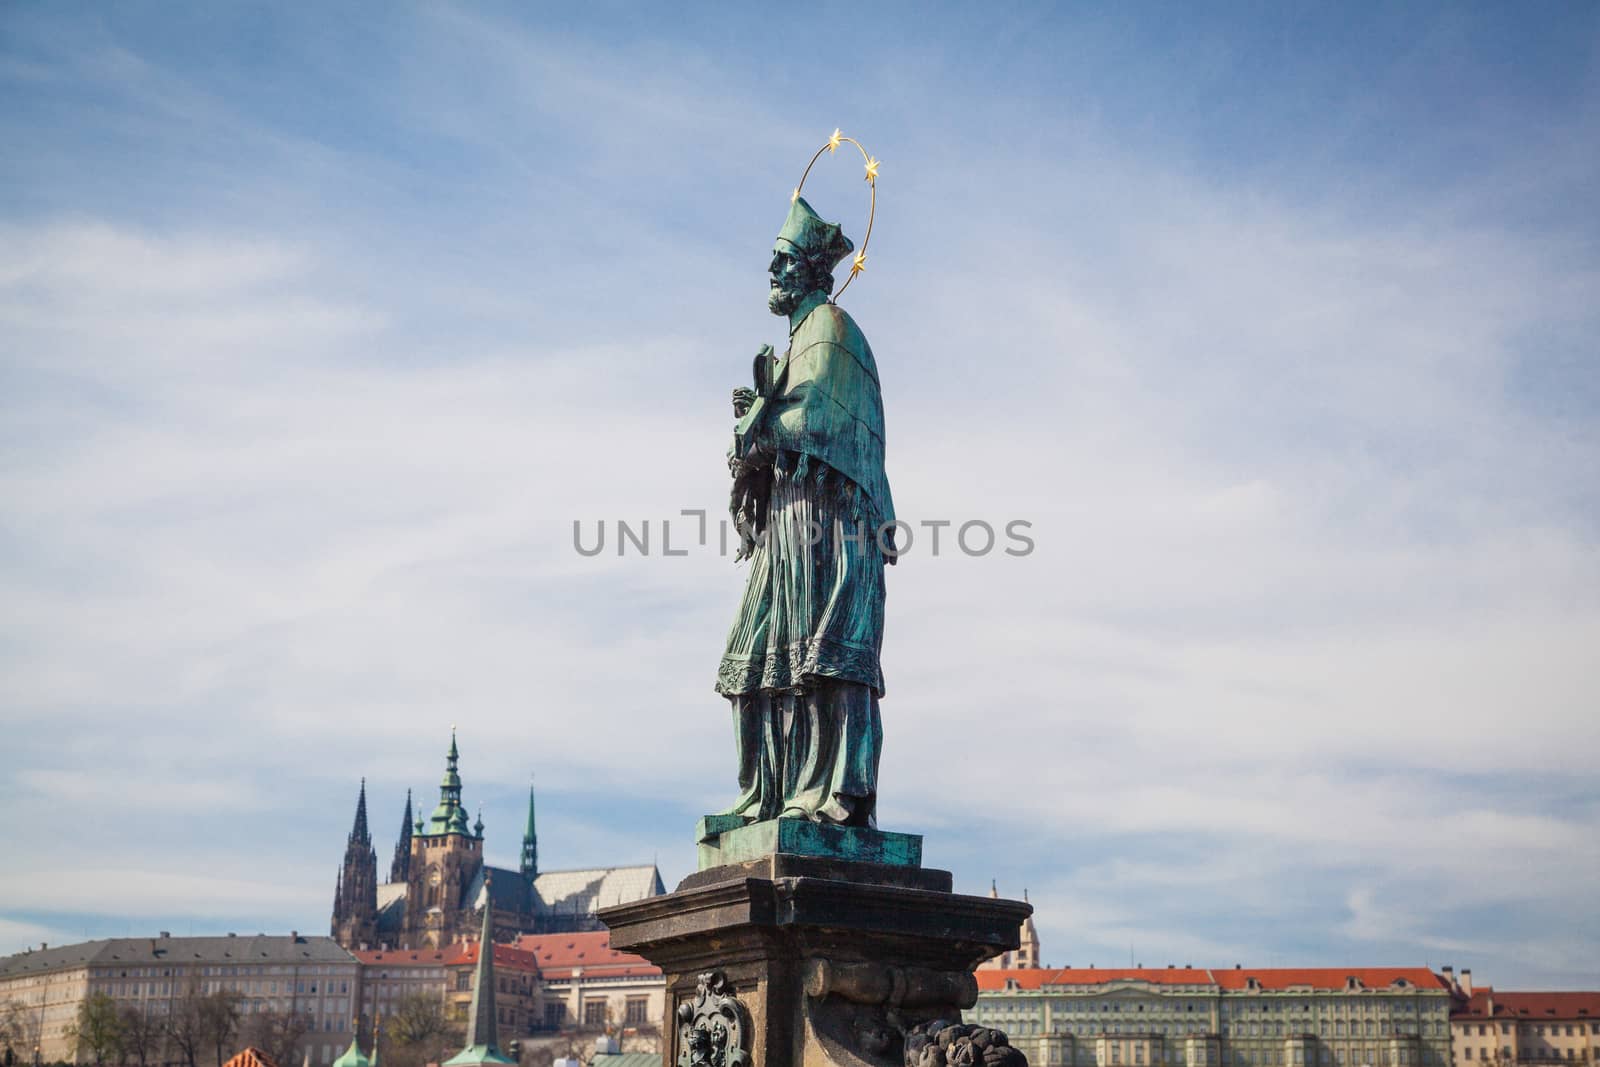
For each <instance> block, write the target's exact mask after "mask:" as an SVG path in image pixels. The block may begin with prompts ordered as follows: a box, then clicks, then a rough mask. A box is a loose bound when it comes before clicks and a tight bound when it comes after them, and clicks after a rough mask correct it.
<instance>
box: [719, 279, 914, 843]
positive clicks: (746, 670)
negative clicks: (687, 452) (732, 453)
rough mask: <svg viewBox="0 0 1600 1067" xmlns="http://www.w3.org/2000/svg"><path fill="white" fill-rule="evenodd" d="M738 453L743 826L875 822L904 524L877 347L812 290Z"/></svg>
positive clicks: (729, 668) (735, 648) (734, 643)
mask: <svg viewBox="0 0 1600 1067" xmlns="http://www.w3.org/2000/svg"><path fill="white" fill-rule="evenodd" d="M774 378H775V381H776V383H777V384H776V386H775V388H774V391H773V393H772V395H771V396H770V397H767V398H766V406H767V407H768V409H769V410H768V411H767V412H766V415H765V417H764V418H763V419H762V421H761V422H760V423H759V424H758V426H757V427H755V428H754V429H753V431H752V433H753V438H752V439H749V440H743V441H741V444H742V445H743V446H745V447H749V448H751V449H752V451H751V453H750V454H749V456H748V457H747V458H749V459H753V460H754V461H755V463H756V464H757V465H758V467H759V471H758V474H757V477H759V478H761V479H763V480H764V481H763V485H762V492H761V493H760V494H758V496H759V499H761V500H763V502H764V509H765V514H764V516H763V518H764V520H765V521H764V522H763V523H761V524H760V525H762V526H764V530H763V536H762V537H760V538H759V539H758V541H757V544H756V547H755V550H754V552H753V554H752V556H751V559H750V573H749V578H748V581H747V582H746V584H745V592H744V598H743V600H742V601H741V603H740V605H739V614H738V617H737V618H736V619H735V621H734V624H733V627H732V630H731V631H730V632H729V635H728V644H727V648H726V651H725V653H724V655H723V657H722V665H721V668H720V670H719V672H718V677H717V691H718V692H719V693H722V694H723V695H725V696H727V697H728V698H729V699H730V700H731V701H732V703H733V712H734V735H735V741H736V744H737V746H738V752H739V786H740V790H741V795H740V798H739V800H738V802H736V803H735V805H734V806H733V807H732V808H731V809H729V811H730V813H731V814H740V815H744V816H746V817H747V818H754V819H767V818H773V817H774V816H777V815H779V814H788V815H791V816H797V815H804V816H806V817H809V818H813V819H818V820H821V821H826V822H835V823H846V824H852V825H871V824H872V823H873V822H874V815H875V810H874V809H875V806H876V799H877V780H878V754H879V751H880V750H881V748H882V744H883V727H882V724H881V721H880V719H879V713H878V698H879V697H880V696H882V695H883V692H884V684H883V670H882V667H881V665H880V663H879V651H880V649H881V647H882V644H883V607H884V581H883V568H884V564H885V554H884V546H886V545H889V544H891V543H892V542H891V538H890V536H888V535H887V534H885V535H882V536H881V539H880V531H885V530H887V529H888V524H890V523H892V522H893V521H894V504H893V501H892V500H891V498H890V495H889V483H888V480H887V478H886V477H885V476H884V470H883V455H884V444H883V398H882V393H881V391H880V389H879V384H878V369H877V364H876V363H875V362H874V360H873V358H872V349H871V348H870V347H869V346H868V345H867V341H866V338H865V337H863V336H862V334H861V331H860V330H859V329H858V328H857V327H856V324H855V323H854V321H852V320H851V318H850V316H849V315H848V314H846V313H845V312H844V311H843V310H841V309H840V308H839V307H837V306H836V305H834V304H831V303H828V302H827V300H826V298H825V296H824V295H823V294H821V293H813V294H811V296H809V297H807V299H806V300H805V301H803V302H802V303H801V305H800V307H798V308H796V309H795V311H794V313H793V314H792V315H791V316H790V344H789V351H788V352H787V353H786V354H785V357H784V360H783V361H781V362H780V363H779V365H778V371H777V373H776V374H775V375H774Z"/></svg>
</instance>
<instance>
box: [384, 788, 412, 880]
mask: <svg viewBox="0 0 1600 1067" xmlns="http://www.w3.org/2000/svg"><path fill="white" fill-rule="evenodd" d="M410 878H411V790H409V789H407V790H406V813H405V814H404V815H402V816H401V817H400V839H399V840H398V841H396V842H395V845H394V859H393V860H391V861H390V862H389V881H391V882H405V881H409V880H410Z"/></svg>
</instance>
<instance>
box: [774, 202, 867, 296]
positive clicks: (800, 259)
mask: <svg viewBox="0 0 1600 1067" xmlns="http://www.w3.org/2000/svg"><path fill="white" fill-rule="evenodd" d="M854 250H855V245H853V244H851V243H850V238H848V237H846V236H845V235H844V232H843V231H842V230H840V229H839V224H838V223H835V222H825V221H824V220H823V219H822V217H821V216H820V215H818V214H817V213H816V212H815V211H813V210H811V205H810V204H808V203H806V202H805V199H804V198H803V197H795V199H794V203H793V204H791V205H790V206H789V217H788V218H787V219H786V220H784V223H783V229H781V230H779V231H778V240H777V241H776V242H775V243H774V244H773V246H772V263H771V264H770V265H769V266H768V267H767V271H768V273H770V274H771V275H772V292H771V293H770V294H769V295H768V297H767V307H769V308H771V309H772V313H773V314H774V315H787V314H789V312H791V311H793V310H794V309H795V308H797V307H799V306H800V301H802V300H804V299H805V298H806V297H807V296H809V295H810V294H812V293H814V292H818V291H820V292H822V293H823V294H827V293H831V292H832V291H833V268H834V267H836V266H838V265H839V261H840V260H841V259H843V258H844V257H845V256H848V255H849V254H850V253H851V252H853V251H854Z"/></svg>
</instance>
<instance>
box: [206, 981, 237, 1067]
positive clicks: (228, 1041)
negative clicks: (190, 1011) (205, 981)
mask: <svg viewBox="0 0 1600 1067" xmlns="http://www.w3.org/2000/svg"><path fill="white" fill-rule="evenodd" d="M243 1000H244V997H243V996H241V995H240V994H239V993H236V992H234V991H233V990H231V989H219V990H217V991H216V992H215V993H209V994H207V995H206V996H205V998H204V999H203V1000H202V1001H201V1002H200V1019H201V1026H202V1028H203V1031H204V1033H205V1036H206V1044H207V1045H208V1046H209V1047H211V1048H213V1049H215V1050H216V1052H217V1067H222V1065H223V1064H224V1063H226V1062H227V1061H228V1059H229V1057H231V1056H232V1055H233V1052H234V1048H233V1043H234V1038H236V1037H238V1036H239V1016H240V1010H239V1004H240V1002H241V1001H243Z"/></svg>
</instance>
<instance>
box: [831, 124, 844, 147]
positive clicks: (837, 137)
mask: <svg viewBox="0 0 1600 1067" xmlns="http://www.w3.org/2000/svg"><path fill="white" fill-rule="evenodd" d="M843 140H844V134H842V133H840V132H839V127H837V126H835V127H834V128H833V136H832V137H830V138H828V151H829V152H833V151H835V150H837V149H838V147H839V143H840V142H841V141H843Z"/></svg>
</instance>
